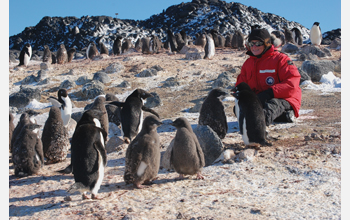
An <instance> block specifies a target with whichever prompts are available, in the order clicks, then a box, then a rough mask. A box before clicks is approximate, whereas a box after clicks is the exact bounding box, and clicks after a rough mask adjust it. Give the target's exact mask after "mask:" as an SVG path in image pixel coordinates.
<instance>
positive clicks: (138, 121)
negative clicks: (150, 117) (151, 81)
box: [109, 89, 159, 144]
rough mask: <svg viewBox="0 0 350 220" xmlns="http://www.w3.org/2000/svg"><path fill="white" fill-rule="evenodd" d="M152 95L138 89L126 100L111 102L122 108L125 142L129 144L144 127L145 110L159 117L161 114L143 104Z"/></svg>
mask: <svg viewBox="0 0 350 220" xmlns="http://www.w3.org/2000/svg"><path fill="white" fill-rule="evenodd" d="M148 97H152V95H151V94H150V93H148V92H146V91H145V90H143V89H136V90H135V91H134V92H133V93H131V94H130V95H129V96H128V97H127V98H126V100H125V102H118V101H115V102H111V103H109V104H111V105H116V106H118V107H120V108H121V110H120V116H121V125H122V129H121V130H122V132H123V134H122V135H123V137H124V142H125V143H127V144H129V143H130V142H131V141H132V139H133V138H134V137H135V136H136V135H137V133H138V132H140V130H141V128H142V119H143V111H148V112H150V113H152V114H154V115H156V116H157V117H159V115H158V114H157V113H156V112H155V111H153V110H152V109H150V108H147V107H146V106H144V105H143V101H144V100H145V99H147V98H148Z"/></svg>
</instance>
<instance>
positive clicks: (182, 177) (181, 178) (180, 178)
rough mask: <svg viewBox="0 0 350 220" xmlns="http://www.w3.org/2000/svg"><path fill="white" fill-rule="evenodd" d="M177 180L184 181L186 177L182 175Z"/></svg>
mask: <svg viewBox="0 0 350 220" xmlns="http://www.w3.org/2000/svg"><path fill="white" fill-rule="evenodd" d="M175 179H176V180H183V179H185V177H184V175H183V174H180V175H179V177H176V178H175Z"/></svg>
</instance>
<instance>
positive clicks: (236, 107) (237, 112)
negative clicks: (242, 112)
mask: <svg viewBox="0 0 350 220" xmlns="http://www.w3.org/2000/svg"><path fill="white" fill-rule="evenodd" d="M235 113H236V117H237V119H238V122H239V105H238V99H236V100H235Z"/></svg>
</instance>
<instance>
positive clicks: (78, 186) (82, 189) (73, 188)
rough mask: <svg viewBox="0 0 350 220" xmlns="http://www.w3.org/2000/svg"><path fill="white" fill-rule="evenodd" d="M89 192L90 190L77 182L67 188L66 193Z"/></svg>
mask: <svg viewBox="0 0 350 220" xmlns="http://www.w3.org/2000/svg"><path fill="white" fill-rule="evenodd" d="M89 190H90V188H89V187H86V186H85V185H84V184H82V183H80V182H77V183H74V184H73V185H72V186H71V187H69V189H68V190H67V192H68V193H74V192H76V191H79V192H81V193H83V192H85V191H89Z"/></svg>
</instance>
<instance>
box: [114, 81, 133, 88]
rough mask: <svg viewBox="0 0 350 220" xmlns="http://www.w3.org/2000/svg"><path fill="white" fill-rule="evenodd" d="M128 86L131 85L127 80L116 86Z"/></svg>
mask: <svg viewBox="0 0 350 220" xmlns="http://www.w3.org/2000/svg"><path fill="white" fill-rule="evenodd" d="M130 86H131V84H130V83H129V82H128V81H123V82H122V83H120V84H119V85H118V86H117V87H122V88H128V87H130Z"/></svg>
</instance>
